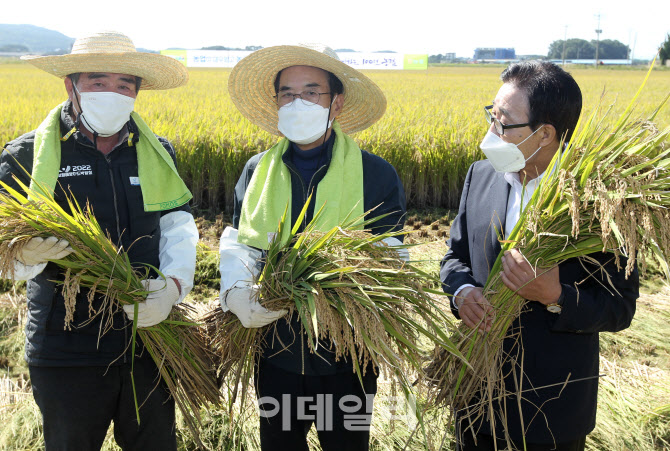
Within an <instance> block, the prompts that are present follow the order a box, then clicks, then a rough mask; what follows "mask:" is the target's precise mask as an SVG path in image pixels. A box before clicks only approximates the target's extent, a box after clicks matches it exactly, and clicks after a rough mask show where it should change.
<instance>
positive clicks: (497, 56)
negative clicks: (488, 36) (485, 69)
mask: <svg viewBox="0 0 670 451" xmlns="http://www.w3.org/2000/svg"><path fill="white" fill-rule="evenodd" d="M473 59H474V60H475V61H482V62H499V61H500V62H502V61H512V60H516V59H517V57H516V52H515V51H514V49H513V48H502V47H496V48H476V49H475V56H474V58H473Z"/></svg>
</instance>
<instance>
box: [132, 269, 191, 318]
mask: <svg viewBox="0 0 670 451" xmlns="http://www.w3.org/2000/svg"><path fill="white" fill-rule="evenodd" d="M142 286H144V290H145V291H148V292H149V294H148V295H147V298H146V300H144V301H142V302H139V303H138V305H137V327H150V326H154V325H156V324H158V323H160V322H161V321H163V320H164V319H165V318H167V317H168V315H169V314H170V311H171V310H172V306H173V305H174V304H175V303H176V302H177V301H178V300H179V288H178V287H177V284H176V283H175V281H174V279H172V278H171V277H168V279H167V282H166V281H165V280H163V279H144V280H143V281H142ZM123 310H125V311H126V315H128V318H130V320H131V321H132V320H133V317H134V315H135V306H134V305H132V304H126V305H124V306H123Z"/></svg>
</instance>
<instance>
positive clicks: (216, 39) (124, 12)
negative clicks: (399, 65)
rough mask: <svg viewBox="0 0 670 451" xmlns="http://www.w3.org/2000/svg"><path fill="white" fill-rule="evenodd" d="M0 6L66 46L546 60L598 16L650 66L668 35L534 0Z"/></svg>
mask: <svg viewBox="0 0 670 451" xmlns="http://www.w3.org/2000/svg"><path fill="white" fill-rule="evenodd" d="M5 3H6V4H5V5H3V7H2V16H1V17H0V23H13V24H33V25H38V26H42V27H45V28H49V29H53V30H57V31H60V32H61V33H63V34H66V35H68V36H71V37H77V36H79V35H81V34H84V33H86V32H89V31H97V30H102V29H114V30H119V31H122V32H124V33H126V34H127V35H128V36H130V37H131V38H132V39H133V41H134V42H135V45H136V46H137V47H144V48H149V49H154V50H160V49H164V48H168V47H181V48H200V47H203V46H209V45H227V46H235V47H244V46H247V45H262V46H270V45H278V44H287V43H298V42H320V43H324V44H327V45H329V46H331V47H333V48H353V49H355V50H359V51H375V50H394V51H397V52H403V53H429V54H435V53H446V52H454V53H456V55H457V56H462V57H472V55H473V53H474V49H475V48H476V47H514V48H515V49H516V52H517V54H518V55H525V54H546V53H547V49H548V47H549V44H550V43H551V42H552V41H554V40H557V39H563V38H564V36H567V38H568V39H569V38H582V39H588V40H591V39H595V38H596V33H595V29H596V28H597V25H598V17H597V15H598V14H600V29H601V30H602V33H601V35H600V38H601V39H617V40H619V41H621V42H623V43H624V44H627V45H629V46H630V47H631V48H632V50H633V56H634V57H635V58H651V57H653V56H654V55H655V53H656V50H657V47H658V46H659V45H660V44H661V43H662V42H663V40H664V39H665V36H666V34H667V33H669V32H670V20H668V17H670V2H669V1H668V0H639V1H636V2H630V1H628V2H623V1H619V0H614V1H612V0H609V1H607V2H605V1H601V0H594V1H589V0H587V1H584V0H582V1H577V0H559V1H558V2H554V4H555V5H553V6H552V5H551V4H550V3H538V2H534V1H530V0H522V1H497V2H481V1H462V0H461V1H458V2H453V1H452V0H440V1H427V0H413V1H410V2H407V1H396V0H389V1H386V2H381V1H377V2H371V1H365V0H356V1H354V0H340V1H337V2H313V1H311V2H310V1H306V0H296V1H290V2H285V3H281V2H277V1H273V2H270V1H267V0H263V1H260V0H246V1H236V2H230V1H229V2H220V1H219V2H213V1H205V0H189V1H186V2H180V3H178V2H156V1H151V2H149V1H147V0H134V1H130V2H75V3H63V2H54V1H53V0H48V1H47V0H31V1H25V0H24V1H12V2H5ZM166 5H173V6H166ZM566 27H567V28H566Z"/></svg>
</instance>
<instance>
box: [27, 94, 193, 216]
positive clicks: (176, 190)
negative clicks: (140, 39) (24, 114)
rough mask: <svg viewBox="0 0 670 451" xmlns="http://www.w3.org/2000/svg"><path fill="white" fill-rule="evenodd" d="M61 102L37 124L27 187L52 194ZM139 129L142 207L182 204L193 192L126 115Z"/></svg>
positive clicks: (147, 130) (149, 137)
mask: <svg viewBox="0 0 670 451" xmlns="http://www.w3.org/2000/svg"><path fill="white" fill-rule="evenodd" d="M63 105H65V103H63V104H61V105H59V106H57V107H56V108H54V109H53V110H51V112H50V113H49V115H48V116H47V118H46V119H45V120H44V121H43V122H42V123H41V124H40V126H39V127H37V131H36V133H35V145H34V156H33V173H32V180H31V181H30V189H31V190H39V191H41V192H43V193H44V194H53V191H54V189H55V187H56V182H57V181H58V170H59V168H60V158H61V155H60V151H61V146H60V141H61V140H63V141H65V140H66V139H67V138H69V136H70V133H68V134H67V135H65V136H64V137H63V138H61V133H60V116H61V109H62V108H63ZM130 116H131V117H132V118H133V121H134V122H135V125H137V128H138V129H139V135H140V137H139V141H138V142H137V171H138V174H137V175H138V178H139V179H140V188H141V189H142V197H143V199H144V211H163V210H169V209H171V208H176V207H179V206H181V205H184V204H185V203H186V202H188V201H189V200H190V199H191V198H192V197H193V196H192V195H191V192H190V191H189V190H188V188H187V187H186V184H185V183H184V181H183V180H182V179H181V177H179V173H178V172H177V168H176V167H175V165H174V162H173V161H172V157H170V154H168V153H167V151H166V150H165V148H164V147H163V145H162V144H161V143H160V141H158V139H157V138H156V135H154V133H153V132H152V131H151V129H150V128H149V126H148V125H147V124H146V123H145V122H144V121H143V120H142V118H141V117H140V116H139V115H138V114H137V113H135V112H133V113H131V115H130Z"/></svg>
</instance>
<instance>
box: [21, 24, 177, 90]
mask: <svg viewBox="0 0 670 451" xmlns="http://www.w3.org/2000/svg"><path fill="white" fill-rule="evenodd" d="M21 59H23V60H26V61H27V62H28V63H30V64H32V65H33V66H36V67H37V68H39V69H42V70H43V71H46V72H49V73H50V74H53V75H55V76H57V77H60V78H65V77H66V76H68V75H70V74H74V73H78V72H110V73H116V74H128V75H134V76H136V77H141V78H142V86H141V87H142V89H170V88H176V87H178V86H182V85H184V84H186V82H187V81H188V71H187V70H186V67H185V66H184V65H183V64H182V63H180V62H179V61H177V60H176V59H174V58H170V57H169V56H165V55H159V54H157V53H145V52H138V51H137V49H135V44H133V41H131V40H130V38H129V37H128V36H126V35H125V34H123V33H119V32H118V31H102V32H98V33H93V34H90V35H88V36H82V37H80V38H77V40H76V41H74V44H73V45H72V52H71V53H70V54H68V55H53V56H34V55H28V56H22V57H21Z"/></svg>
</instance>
